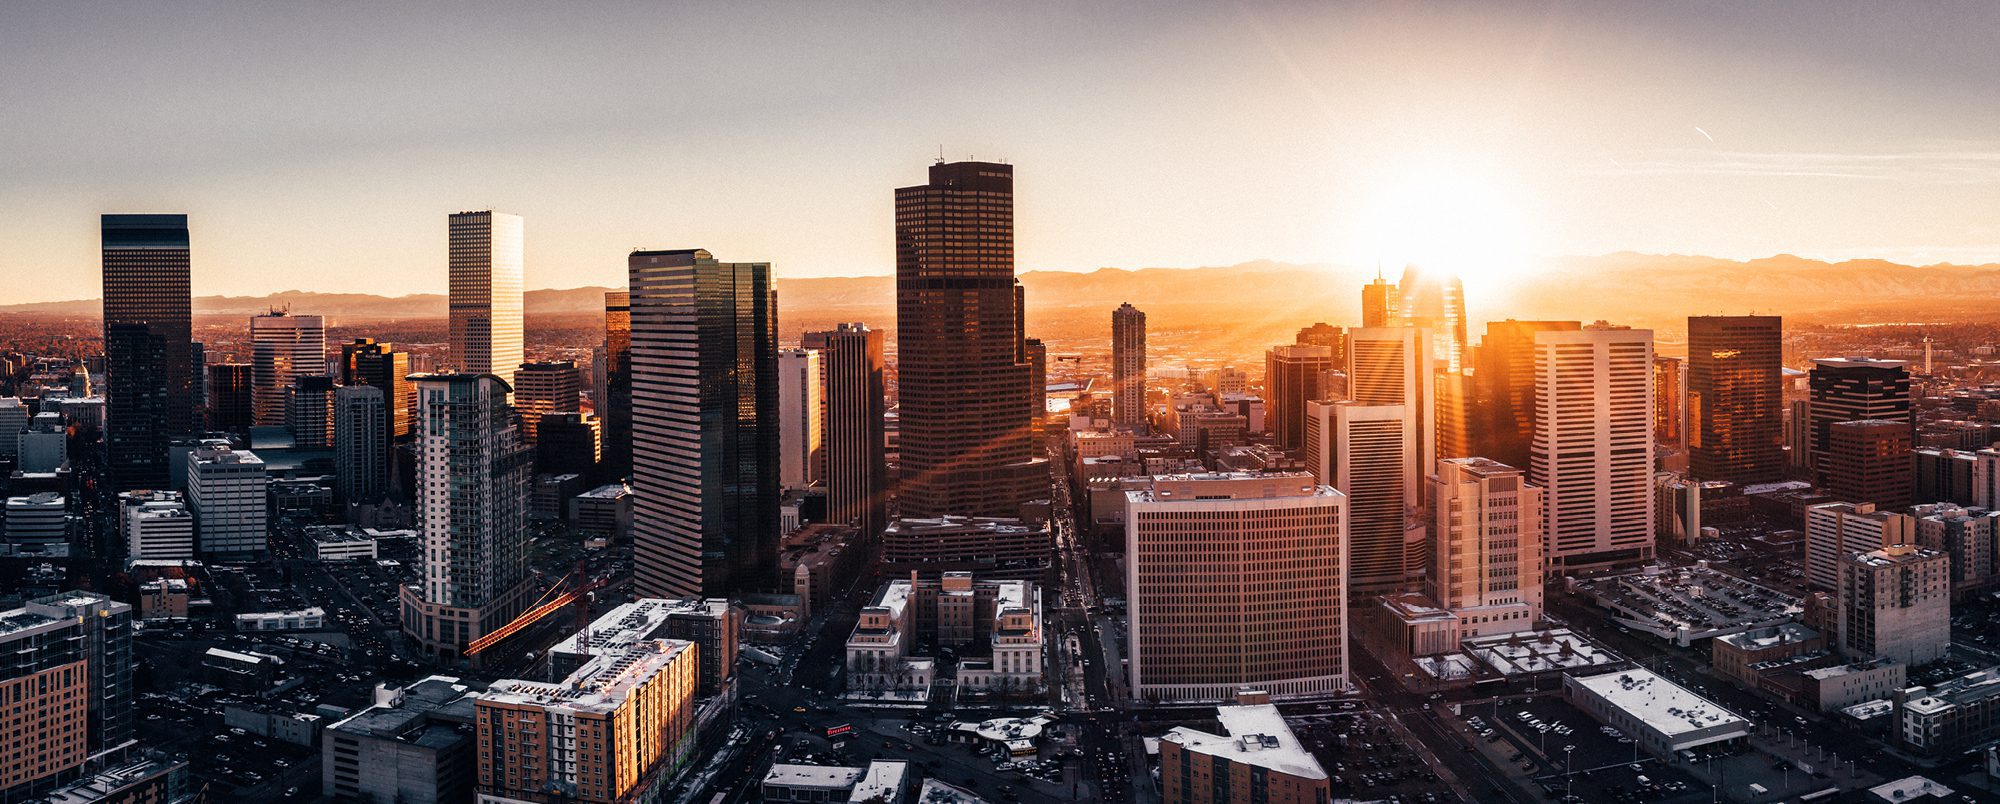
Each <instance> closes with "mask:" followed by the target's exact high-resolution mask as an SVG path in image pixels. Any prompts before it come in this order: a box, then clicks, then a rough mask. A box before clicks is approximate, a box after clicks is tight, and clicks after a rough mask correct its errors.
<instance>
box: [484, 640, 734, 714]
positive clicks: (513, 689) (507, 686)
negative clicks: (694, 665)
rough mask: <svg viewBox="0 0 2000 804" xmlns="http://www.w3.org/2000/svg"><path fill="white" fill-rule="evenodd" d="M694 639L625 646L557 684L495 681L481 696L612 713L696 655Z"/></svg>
mask: <svg viewBox="0 0 2000 804" xmlns="http://www.w3.org/2000/svg"><path fill="white" fill-rule="evenodd" d="M693 648H694V643H692V642H683V641H681V640H678V639H653V640H645V641H641V642H635V643H633V644H630V645H624V646H620V647H619V648H618V649H616V650H613V651H611V652H607V653H602V654H599V655H598V656H597V657H596V658H593V659H591V660H590V661H589V662H586V663H584V665H583V666H582V667H579V668H577V669H576V672H573V673H570V674H569V677H568V678H565V679H563V680H562V681H560V682H557V683H553V684H552V683H548V682H542V681H524V680H520V679H507V680H504V681H496V682H494V683H493V686H492V687H491V688H489V689H488V691H487V692H486V693H485V694H483V695H481V696H479V700H480V701H481V702H488V701H490V702H493V703H499V704H521V705H529V706H541V707H545V708H549V709H564V710H569V711H572V712H595V713H610V712H613V711H615V710H617V709H618V708H619V707H620V706H622V705H623V704H624V701H625V696H627V695H629V694H630V693H632V692H633V691H634V690H637V689H638V688H639V687H641V686H643V685H644V684H645V683H646V682H647V681H649V680H651V679H652V677H653V676H654V675H656V674H658V673H660V672H662V671H664V670H665V669H666V668H667V667H669V666H671V665H672V664H673V663H674V662H676V661H679V660H680V658H681V657H682V656H683V655H689V656H691V655H693Z"/></svg>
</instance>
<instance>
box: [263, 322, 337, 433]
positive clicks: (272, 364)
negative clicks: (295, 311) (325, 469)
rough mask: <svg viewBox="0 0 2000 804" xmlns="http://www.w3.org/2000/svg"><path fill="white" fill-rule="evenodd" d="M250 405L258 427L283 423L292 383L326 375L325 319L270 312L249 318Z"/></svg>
mask: <svg viewBox="0 0 2000 804" xmlns="http://www.w3.org/2000/svg"><path fill="white" fill-rule="evenodd" d="M250 349H251V354H250V404H251V406H252V407H253V408H254V409H255V411H254V418H255V420H256V424H257V426H259V427H277V426H281V425H283V424H284V423H285V400H286V399H287V398H289V396H290V394H291V388H292V381H293V380H295V379H297V378H299V377H321V376H325V375H326V319H324V318H321V317H320V316H316V315H292V314H291V313H290V312H289V311H286V310H272V311H271V312H269V313H266V314H264V315H260V316H254V317H252V318H251V319H250Z"/></svg>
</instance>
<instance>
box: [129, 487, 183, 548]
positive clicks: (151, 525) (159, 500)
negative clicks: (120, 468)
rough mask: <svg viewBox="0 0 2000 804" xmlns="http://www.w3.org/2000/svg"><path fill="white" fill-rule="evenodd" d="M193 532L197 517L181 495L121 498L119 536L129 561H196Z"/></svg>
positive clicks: (153, 493)
mask: <svg viewBox="0 0 2000 804" xmlns="http://www.w3.org/2000/svg"><path fill="white" fill-rule="evenodd" d="M194 531H195V522H194V514H193V512H191V511H189V510H188V507H187V501H186V499H185V498H183V497H182V495H181V493H180V492H178V491H127V492H123V493H120V494H119V495H118V532H119V533H121V534H123V535H124V537H125V554H126V555H127V556H128V557H130V558H135V559H139V558H156V559H189V558H194V544H195V542H194Z"/></svg>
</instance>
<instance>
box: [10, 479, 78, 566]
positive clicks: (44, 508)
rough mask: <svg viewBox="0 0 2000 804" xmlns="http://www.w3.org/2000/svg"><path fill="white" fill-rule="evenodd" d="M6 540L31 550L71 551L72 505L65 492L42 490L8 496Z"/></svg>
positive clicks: (28, 550) (19, 547) (17, 546)
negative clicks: (17, 495)
mask: <svg viewBox="0 0 2000 804" xmlns="http://www.w3.org/2000/svg"><path fill="white" fill-rule="evenodd" d="M4 524H5V525H6V541H7V543H8V544H11V545H13V546H14V547H15V548H16V549H25V550H26V551H27V552H42V553H66V552H67V551H68V550H69V506H68V502H67V501H66V500H65V499H64V498H63V496H62V495H61V494H57V493H55V492H53V491H38V492H35V493H33V494H27V495H22V496H19V497H8V498H7V508H6V516H5V517H4Z"/></svg>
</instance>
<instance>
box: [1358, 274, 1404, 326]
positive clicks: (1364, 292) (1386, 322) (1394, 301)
mask: <svg viewBox="0 0 2000 804" xmlns="http://www.w3.org/2000/svg"><path fill="white" fill-rule="evenodd" d="M1397 296H1398V291H1397V289H1396V286H1395V284H1394V283H1391V282H1390V281H1389V280H1386V279H1383V278H1382V274H1381V272H1380V271H1377V272H1376V274H1375V281H1373V282H1369V283H1368V284H1366V285H1362V286H1361V326H1364V327H1393V326H1395V325H1396V315H1397V313H1396V310H1397V308H1398V307H1399V306H1400V305H1399V302H1400V301H1401V300H1400V299H1398V298H1397Z"/></svg>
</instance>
